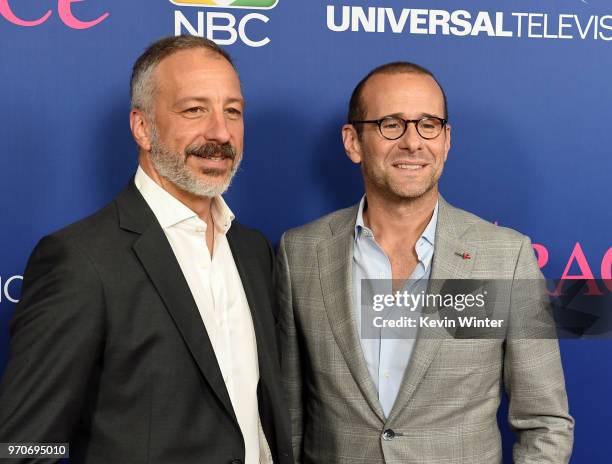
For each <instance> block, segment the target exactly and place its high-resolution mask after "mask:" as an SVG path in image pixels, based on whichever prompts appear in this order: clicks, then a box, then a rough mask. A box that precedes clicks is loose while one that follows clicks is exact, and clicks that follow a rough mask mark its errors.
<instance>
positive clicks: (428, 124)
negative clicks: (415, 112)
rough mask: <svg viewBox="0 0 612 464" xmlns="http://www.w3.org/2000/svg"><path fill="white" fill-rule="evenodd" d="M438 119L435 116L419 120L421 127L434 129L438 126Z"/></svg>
mask: <svg viewBox="0 0 612 464" xmlns="http://www.w3.org/2000/svg"><path fill="white" fill-rule="evenodd" d="M440 124H441V123H440V121H439V120H438V119H435V118H424V119H421V120H420V121H419V126H420V127H421V129H425V130H436V129H438V128H439V127H440Z"/></svg>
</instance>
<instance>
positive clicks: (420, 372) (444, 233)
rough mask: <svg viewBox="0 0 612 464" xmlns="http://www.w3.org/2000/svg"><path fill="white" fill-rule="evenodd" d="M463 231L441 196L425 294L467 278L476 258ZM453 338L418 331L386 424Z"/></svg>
mask: <svg viewBox="0 0 612 464" xmlns="http://www.w3.org/2000/svg"><path fill="white" fill-rule="evenodd" d="M464 231H465V224H461V223H460V222H458V221H457V220H456V218H455V213H454V211H453V207H452V206H450V205H449V204H448V203H446V201H444V199H443V198H442V197H441V196H440V199H439V207H438V223H437V226H436V239H435V245H434V246H435V250H434V256H433V262H432V268H431V275H430V284H429V286H428V292H430V293H435V294H444V291H445V290H444V288H445V285H444V281H445V280H448V279H469V278H470V276H471V272H472V268H473V266H474V260H475V259H477V255H476V249H475V248H474V246H473V245H470V244H468V243H465V242H464V241H463V240H462V239H461V235H462V234H463V232H464ZM438 309H439V308H435V311H434V312H433V313H431V314H428V315H429V316H430V318H431V319H439V310H438ZM453 335H454V330H452V329H450V330H449V329H445V328H425V329H423V328H420V329H419V332H418V335H417V340H416V342H415V345H414V349H413V351H412V357H411V358H410V363H409V365H408V368H407V369H406V372H405V374H404V378H403V380H402V385H401V388H400V391H399V394H398V396H397V399H396V400H395V404H394V405H393V408H392V410H391V414H390V416H389V421H393V420H395V418H397V416H398V415H399V414H401V411H402V410H403V409H404V408H405V407H406V406H407V405H408V402H409V401H410V399H411V398H412V395H413V394H414V392H415V391H416V389H417V387H418V385H419V383H420V382H421V380H422V379H423V376H424V375H425V372H427V369H428V368H429V365H430V364H431V362H432V361H433V359H434V358H435V356H436V354H437V352H438V350H439V348H440V345H441V344H442V342H443V340H445V339H451V338H453Z"/></svg>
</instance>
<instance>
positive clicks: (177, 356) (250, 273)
mask: <svg viewBox="0 0 612 464" xmlns="http://www.w3.org/2000/svg"><path fill="white" fill-rule="evenodd" d="M227 237H228V241H229V244H230V247H231V250H232V254H233V256H234V260H235V262H236V266H237V268H238V271H239V273H240V277H241V280H242V284H243V286H244V290H245V293H246V296H247V299H248V302H249V306H250V309H251V313H252V317H253V325H254V328H255V334H256V339H257V348H258V350H257V351H258V359H259V371H260V381H259V386H258V391H257V394H258V400H259V411H260V417H261V421H262V426H263V429H264V432H265V435H266V437H267V439H268V443H269V445H270V448H271V451H272V454H273V457H274V462H275V463H289V462H291V455H290V454H291V451H290V442H289V440H290V439H289V430H288V428H289V425H288V418H287V415H286V409H285V404H284V394H283V393H282V390H281V387H280V383H279V375H280V374H279V366H278V357H277V349H276V348H277V346H276V335H275V331H274V328H275V316H276V315H275V314H274V309H273V308H275V302H274V294H273V289H272V270H273V253H272V251H271V249H270V246H269V244H268V242H267V241H266V239H265V238H264V237H263V235H262V234H261V233H259V232H257V231H254V230H251V229H247V228H245V227H244V226H241V225H240V224H238V223H236V222H234V223H233V225H232V227H231V229H230V230H229V232H228V235H227ZM0 442H47V443H48V442H70V454H71V462H77V463H81V462H86V463H88V464H98V463H104V464H111V463H117V464H119V463H120V464H131V463H134V464H136V463H138V464H140V463H150V464H153V463H160V464H162V463H163V464H174V463H176V464H182V463H198V464H209V463H210V464H217V463H219V464H221V463H223V464H225V463H227V464H230V463H240V462H243V461H244V441H243V438H242V434H241V432H240V428H239V426H238V423H237V421H236V417H235V414H234V411H233V408H232V405H231V402H230V399H229V395H228V392H227V389H226V387H225V383H224V381H223V378H222V375H221V371H220V369H219V366H218V364H217V360H216V358H215V354H214V351H213V348H212V345H211V344H210V341H209V338H208V336H207V333H206V328H205V327H204V324H203V322H202V319H201V317H200V314H199V312H198V309H197V306H196V304H195V301H194V299H193V297H192V295H191V292H190V290H189V287H188V286H187V282H186V281H185V278H184V276H183V274H182V272H181V269H180V267H179V264H178V262H177V260H176V258H175V257H174V254H173V252H172V249H171V247H170V245H169V243H168V241H167V239H166V236H165V235H164V232H163V230H162V229H161V227H160V225H159V223H158V222H157V220H156V218H155V216H154V215H153V213H152V211H151V210H150V209H149V207H148V205H147V204H146V202H145V201H144V199H143V198H142V196H141V195H140V192H139V191H138V189H137V188H136V187H135V185H134V184H133V183H131V184H130V185H129V186H128V187H127V188H126V189H125V190H124V191H123V192H122V193H121V194H120V195H119V196H118V197H117V198H116V200H115V201H113V202H112V203H111V204H109V205H108V206H106V207H105V208H104V209H102V210H101V211H100V212H98V213H96V214H95V215H93V216H91V217H89V218H87V219H85V220H83V221H80V222H78V223H76V224H73V225H71V226H69V227H67V228H66V229H64V230H62V231H60V232H57V233H55V234H53V235H50V236H48V237H45V238H44V239H43V240H41V242H40V243H39V244H38V246H37V247H36V249H35V250H34V252H33V253H32V256H31V258H30V261H29V263H28V266H27V269H26V272H25V277H24V283H23V295H22V299H21V302H20V303H19V305H18V306H17V308H16V310H15V313H14V316H13V320H12V322H11V353H10V358H9V363H8V366H7V368H6V371H5V373H4V377H3V380H2V384H1V385H0ZM13 462H15V461H13ZM27 462H34V461H32V460H29V461H27ZM46 462H48V461H46Z"/></svg>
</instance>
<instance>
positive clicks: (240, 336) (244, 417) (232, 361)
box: [134, 167, 272, 464]
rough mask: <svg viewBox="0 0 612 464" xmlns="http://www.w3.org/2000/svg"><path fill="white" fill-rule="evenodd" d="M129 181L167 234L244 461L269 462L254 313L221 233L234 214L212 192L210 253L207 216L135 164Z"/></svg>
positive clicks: (254, 462) (227, 226)
mask: <svg viewBox="0 0 612 464" xmlns="http://www.w3.org/2000/svg"><path fill="white" fill-rule="evenodd" d="M134 182H135V184H136V187H137V188H138V190H139V191H140V193H141V194H142V196H143V197H144V199H145V201H146V202H147V204H148V205H149V207H150V208H151V210H153V214H155V217H156V218H157V220H158V221H159V224H160V225H161V227H162V229H163V231H164V233H165V234H166V237H167V239H168V242H169V243H170V246H171V247H172V251H173V252H174V255H175V256H176V259H177V261H178V263H179V265H180V267H181V270H182V271H183V275H184V276H185V279H186V280H187V284H188V285H189V289H190V290H191V293H192V295H193V298H194V300H195V302H196V305H197V307H198V310H199V312H200V316H201V317H202V321H203V322H204V326H205V327H206V332H207V333H208V337H209V338H210V342H211V344H212V347H213V349H214V351H215V356H216V357H217V362H218V364H219V368H220V369H221V374H222V375H223V380H224V381H225V385H226V387H227V391H228V393H229V397H230V399H231V402H232V406H233V408H234V413H235V414H236V418H237V419H238V424H239V425H240V430H241V431H242V436H243V438H244V445H245V452H246V454H245V464H256V463H259V462H261V463H269V462H272V460H271V458H270V452H269V449H268V445H267V441H266V439H265V436H264V434H263V431H262V429H261V423H260V420H259V408H258V403H257V384H258V382H259V364H258V361H257V342H256V339H255V330H254V328H253V319H252V317H251V311H250V309H249V304H248V302H247V298H246V295H245V293H244V288H243V286H242V281H241V280H240V274H239V273H238V269H237V268H236V264H235V262H234V258H233V256H232V252H231V249H230V247H229V243H228V241H227V237H226V233H227V231H228V230H229V228H230V226H231V224H232V221H233V220H234V217H235V216H234V214H233V213H232V211H231V210H230V209H229V207H228V206H227V204H226V203H225V201H224V200H223V198H222V197H221V196H217V197H215V198H213V200H212V203H211V214H212V217H213V222H214V227H215V231H214V248H213V253H212V256H211V255H210V252H209V250H208V246H207V245H206V229H207V224H206V222H204V221H203V220H202V219H200V218H199V217H198V215H197V214H196V213H195V212H193V211H192V210H191V209H189V208H188V207H187V206H186V205H185V204H183V203H181V202H180V201H179V200H177V199H176V198H175V197H173V196H172V195H171V194H170V193H168V192H167V191H166V190H164V189H163V188H162V187H161V186H159V185H158V184H157V183H156V182H155V181H153V179H151V178H150V177H149V176H148V175H147V174H146V173H145V172H144V171H143V170H142V168H140V167H138V170H137V172H136V177H135V179H134ZM202 336H204V334H202Z"/></svg>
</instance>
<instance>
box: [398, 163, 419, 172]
mask: <svg viewBox="0 0 612 464" xmlns="http://www.w3.org/2000/svg"><path fill="white" fill-rule="evenodd" d="M425 166H426V164H406V163H397V164H394V165H393V167H395V168H398V169H405V170H407V171H419V170H421V169H423V168H424V167H425Z"/></svg>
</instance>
